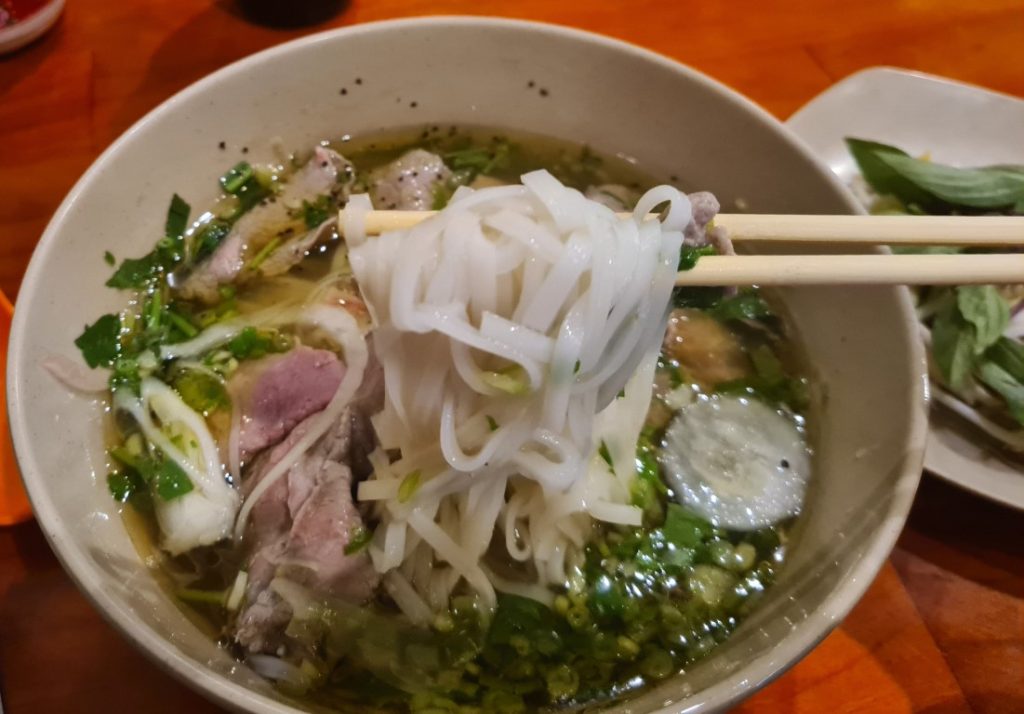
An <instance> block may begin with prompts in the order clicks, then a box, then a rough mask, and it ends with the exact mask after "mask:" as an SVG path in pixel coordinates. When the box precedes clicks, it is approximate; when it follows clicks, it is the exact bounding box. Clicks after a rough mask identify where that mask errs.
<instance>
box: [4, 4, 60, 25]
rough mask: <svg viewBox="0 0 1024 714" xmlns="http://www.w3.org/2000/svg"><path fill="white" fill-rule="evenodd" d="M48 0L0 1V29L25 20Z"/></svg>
mask: <svg viewBox="0 0 1024 714" xmlns="http://www.w3.org/2000/svg"><path fill="white" fill-rule="evenodd" d="M48 1H49V0H0V28H3V27H7V26H8V25H13V24H15V23H18V22H22V21H23V20H27V19H28V18H29V17H30V16H31V15H34V14H35V13H37V12H39V11H40V10H42V9H43V7H44V6H46V5H47V3H48Z"/></svg>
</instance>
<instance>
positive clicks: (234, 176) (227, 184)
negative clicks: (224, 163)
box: [220, 161, 253, 196]
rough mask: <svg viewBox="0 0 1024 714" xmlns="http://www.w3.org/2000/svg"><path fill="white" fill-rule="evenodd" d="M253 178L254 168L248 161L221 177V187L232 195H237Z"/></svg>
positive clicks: (240, 162)
mask: <svg viewBox="0 0 1024 714" xmlns="http://www.w3.org/2000/svg"><path fill="white" fill-rule="evenodd" d="M252 176H253V171H252V166H251V165H250V164H249V162H248V161H239V162H238V163H237V164H235V165H234V166H232V167H231V168H230V169H229V170H228V171H227V173H225V174H224V175H223V176H221V177H220V185H221V186H223V187H224V190H225V191H227V192H228V193H230V194H231V195H233V196H234V195H236V194H237V193H238V192H239V191H241V190H242V187H243V186H245V183H246V182H247V181H248V180H249V179H251V178H252Z"/></svg>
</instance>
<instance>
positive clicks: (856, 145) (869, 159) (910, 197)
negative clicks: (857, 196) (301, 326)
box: [846, 137, 936, 206]
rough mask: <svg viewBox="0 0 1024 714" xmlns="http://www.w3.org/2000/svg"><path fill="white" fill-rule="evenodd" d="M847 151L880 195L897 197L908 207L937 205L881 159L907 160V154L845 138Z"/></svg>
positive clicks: (863, 141) (932, 198)
mask: <svg viewBox="0 0 1024 714" xmlns="http://www.w3.org/2000/svg"><path fill="white" fill-rule="evenodd" d="M846 147H847V148H848V149H849V150H850V154H851V155H852V156H853V160H854V161H856V162H857V167H858V168H859V169H860V172H861V175H862V176H863V177H864V180H865V181H867V182H868V185H870V186H871V188H873V189H874V190H875V191H876V192H877V193H879V194H881V195H883V196H885V195H891V196H895V197H896V198H898V199H899V200H900V201H902V202H903V204H904V205H905V206H910V205H911V204H917V205H920V206H932V205H934V204H935V203H936V201H935V198H934V197H933V196H931V195H930V194H929V193H927V192H926V191H924V190H922V189H921V188H920V187H919V186H918V185H917V184H916V183H914V182H913V181H911V180H909V179H907V178H906V177H905V176H903V175H902V174H900V173H899V172H898V171H896V170H895V169H893V168H892V167H891V166H890V165H889V164H888V163H886V162H885V161H884V160H883V158H882V157H885V156H907V152H905V151H903V150H902V149H898V148H896V147H895V146H889V145H888V144H880V143H878V142H876V141H867V140H865V139H854V138H851V137H847V138H846ZM907 157H908V156H907ZM908 158H909V157H908Z"/></svg>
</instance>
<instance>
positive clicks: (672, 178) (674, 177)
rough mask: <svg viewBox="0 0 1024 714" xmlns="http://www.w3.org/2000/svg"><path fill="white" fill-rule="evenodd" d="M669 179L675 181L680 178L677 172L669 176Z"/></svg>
mask: <svg viewBox="0 0 1024 714" xmlns="http://www.w3.org/2000/svg"><path fill="white" fill-rule="evenodd" d="M668 180H669V181H671V182H673V183H675V182H676V181H678V180H679V177H678V176H676V175H675V174H672V175H671V176H669V177H668Z"/></svg>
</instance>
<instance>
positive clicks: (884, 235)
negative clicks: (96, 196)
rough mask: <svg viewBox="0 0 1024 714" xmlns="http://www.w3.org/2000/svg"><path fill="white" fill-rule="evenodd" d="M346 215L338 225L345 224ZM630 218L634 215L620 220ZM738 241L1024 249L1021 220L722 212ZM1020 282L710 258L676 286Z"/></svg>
mask: <svg viewBox="0 0 1024 714" xmlns="http://www.w3.org/2000/svg"><path fill="white" fill-rule="evenodd" d="M344 214H345V212H344V211H341V213H340V214H339V225H341V226H343V225H344ZM434 214H435V212H434V211H370V212H369V213H367V214H366V217H365V226H366V232H367V233H368V234H371V235H373V234H377V233H384V232H387V231H391V230H399V229H405V228H411V227H412V226H414V225H416V224H417V223H419V222H420V221H423V220H426V219H427V218H430V217H431V216H433V215H434ZM620 215H623V216H628V215H632V214H620ZM715 224H716V225H719V226H722V227H724V228H725V229H726V231H728V234H729V237H730V238H731V239H732V240H733V241H734V242H737V243H770V242H786V243H808V244H810V243H816V244H819V245H829V246H833V247H835V246H843V245H861V246H863V245H920V246H928V245H958V246H970V247H994V246H1022V245H1024V217H1016V216H807V215H772V214H762V215H756V214H719V215H718V216H717V217H716V218H715ZM989 283H991V284H1012V283H1024V253H1020V254H1018V253H1006V254H997V253H989V254H978V253H968V254H963V253H961V254H955V255H921V254H918V255H887V254H855V255H736V256H724V255H709V256H704V257H702V258H701V259H700V260H699V261H698V263H697V265H696V267H694V268H693V269H692V270H688V271H684V272H680V273H679V275H678V276H677V278H676V285H691V286H702V285H703V286H714V285H829V284H840V285H967V284H989Z"/></svg>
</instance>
